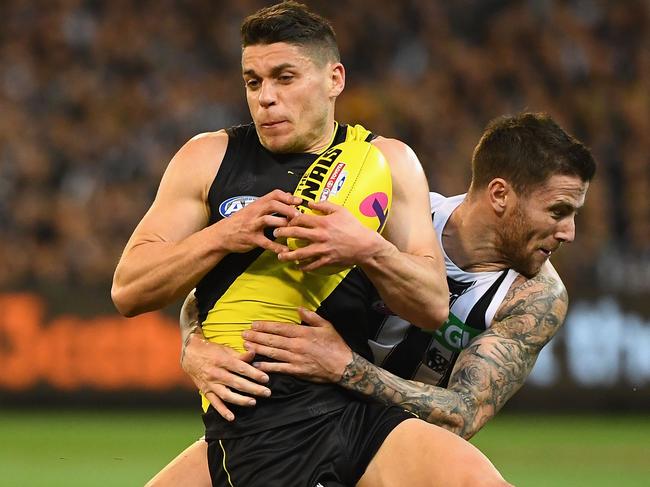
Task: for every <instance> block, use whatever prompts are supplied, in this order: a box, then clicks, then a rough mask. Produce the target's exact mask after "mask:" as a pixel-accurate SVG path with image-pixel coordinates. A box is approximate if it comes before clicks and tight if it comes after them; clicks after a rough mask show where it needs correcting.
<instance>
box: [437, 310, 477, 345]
mask: <svg viewBox="0 0 650 487" xmlns="http://www.w3.org/2000/svg"><path fill="white" fill-rule="evenodd" d="M480 333H481V330H477V329H476V328H472V327H471V326H467V325H466V324H465V323H463V322H462V321H460V320H459V319H458V318H457V317H456V316H455V315H454V314H453V313H449V318H448V319H447V321H445V323H444V324H443V325H442V326H441V327H440V328H439V329H438V330H436V331H435V332H434V333H433V335H434V338H435V340H436V341H437V342H438V343H440V344H441V345H443V346H444V347H445V348H447V349H448V350H451V351H452V352H460V351H461V350H462V349H463V348H465V347H467V345H468V344H469V342H470V341H471V340H472V338H474V337H475V336H477V335H479V334H480Z"/></svg>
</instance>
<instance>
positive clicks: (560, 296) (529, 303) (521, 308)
mask: <svg viewBox="0 0 650 487" xmlns="http://www.w3.org/2000/svg"><path fill="white" fill-rule="evenodd" d="M568 301H569V297H568V294H567V290H566V287H565V286H564V283H563V282H562V279H561V278H560V275H559V274H558V273H557V271H556V270H555V268H554V267H553V265H552V264H551V263H550V262H548V261H547V262H546V263H545V264H544V265H543V266H542V268H541V269H540V271H539V272H538V273H537V274H536V275H535V276H533V277H526V276H523V275H521V274H520V275H519V276H517V278H516V279H515V280H514V281H513V283H512V285H511V286H510V289H509V290H508V292H507V294H506V296H505V297H504V299H503V302H502V304H501V306H500V307H499V309H498V311H497V313H496V315H495V320H497V321H498V320H499V319H501V318H504V317H508V316H511V315H513V314H516V313H525V312H527V311H531V310H536V311H537V312H540V313H543V312H548V311H552V312H553V313H554V314H555V315H557V316H558V317H560V318H562V319H563V318H564V315H565V314H566V310H567V307H568Z"/></svg>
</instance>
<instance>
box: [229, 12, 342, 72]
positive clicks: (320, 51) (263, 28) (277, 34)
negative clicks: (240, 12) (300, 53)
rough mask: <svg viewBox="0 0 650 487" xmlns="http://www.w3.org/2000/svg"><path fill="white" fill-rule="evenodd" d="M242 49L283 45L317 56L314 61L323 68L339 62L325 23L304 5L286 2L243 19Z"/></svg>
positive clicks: (334, 36)
mask: <svg viewBox="0 0 650 487" xmlns="http://www.w3.org/2000/svg"><path fill="white" fill-rule="evenodd" d="M241 39H242V47H247V46H254V45H257V44H273V43H275V42H286V43H288V44H295V45H299V46H302V47H305V48H309V49H312V50H314V51H315V52H316V55H315V56H314V57H315V58H316V57H318V58H319V59H314V60H315V61H317V60H320V61H321V62H322V63H323V64H324V63H325V62H328V61H333V62H338V61H340V59H341V56H340V54H339V48H338V45H337V44H336V34H335V33H334V29H333V28H332V25H331V24H330V23H329V21H328V20H327V19H325V18H324V17H321V16H320V15H318V14H316V13H314V12H312V11H310V10H309V9H308V8H307V6H306V5H303V4H302V3H298V2H295V1H293V0H287V1H284V2H282V3H278V4H276V5H273V6H271V7H266V8H263V9H260V10H258V11H257V12H255V13H254V14H252V15H249V16H248V17H246V18H245V19H244V22H243V23H242V26H241Z"/></svg>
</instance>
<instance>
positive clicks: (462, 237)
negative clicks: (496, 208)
mask: <svg viewBox="0 0 650 487" xmlns="http://www.w3.org/2000/svg"><path fill="white" fill-rule="evenodd" d="M442 245H443V247H444V249H445V253H446V254H447V255H448V256H449V258H450V259H451V260H452V262H453V263H454V264H456V266H458V267H459V268H460V269H463V270H464V271H467V272H485V271H498V270H501V269H506V268H508V267H509V263H508V262H507V261H506V260H505V259H504V258H503V256H502V255H501V252H500V251H499V248H498V235H497V232H496V231H495V228H494V224H493V222H492V218H491V215H489V214H486V211H485V210H484V208H482V206H481V205H480V204H478V203H476V202H471V201H467V200H465V201H463V202H462V203H461V204H460V205H459V206H458V207H457V208H456V209H455V210H454V211H453V213H452V214H451V216H450V217H449V220H448V221H447V224H446V225H445V228H444V230H443V232H442Z"/></svg>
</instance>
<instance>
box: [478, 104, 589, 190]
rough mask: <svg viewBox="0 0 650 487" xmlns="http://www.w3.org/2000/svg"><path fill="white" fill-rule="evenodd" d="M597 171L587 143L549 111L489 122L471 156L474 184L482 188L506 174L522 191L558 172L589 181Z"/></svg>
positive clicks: (512, 183) (504, 177) (527, 113)
mask: <svg viewBox="0 0 650 487" xmlns="http://www.w3.org/2000/svg"><path fill="white" fill-rule="evenodd" d="M595 173H596V162H595V161H594V158H593V156H592V155H591V152H590V151H589V149H588V148H587V147H585V146H584V145H583V144H582V143H581V142H580V141H578V140H577V139H576V138H574V137H573V136H571V135H569V134H567V133H566V132H565V131H564V130H563V129H562V128H561V127H560V126H559V125H558V124H557V123H556V122H555V121H554V120H553V119H552V118H551V117H550V116H548V115H547V114H545V113H530V112H526V113H520V114H518V115H515V116H504V117H499V118H496V119H494V120H492V121H491V122H490V123H488V125H487V127H486V129H485V132H483V136H482V137H481V140H480V141H479V143H478V145H477V146H476V148H475V149H474V154H473V156H472V186H471V187H472V189H481V188H484V187H486V186H487V185H488V183H489V182H490V181H492V180H493V179H494V178H503V179H505V180H506V181H508V182H509V183H510V184H511V185H512V186H513V188H514V189H515V191H516V192H517V193H520V194H521V193H522V191H526V190H530V189H532V188H534V187H536V186H538V185H541V184H543V183H544V182H545V181H546V180H547V179H548V178H549V177H551V176H552V175H555V174H562V175H567V176H578V177H579V178H580V179H581V180H582V181H584V182H587V181H591V179H592V178H593V177H594V174H595Z"/></svg>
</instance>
